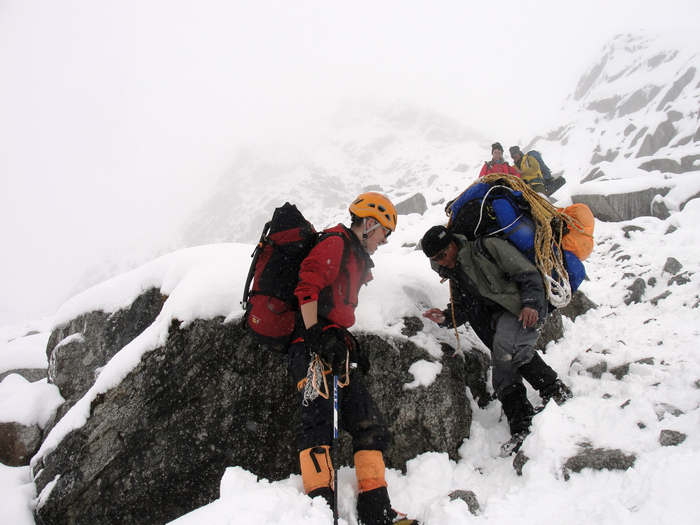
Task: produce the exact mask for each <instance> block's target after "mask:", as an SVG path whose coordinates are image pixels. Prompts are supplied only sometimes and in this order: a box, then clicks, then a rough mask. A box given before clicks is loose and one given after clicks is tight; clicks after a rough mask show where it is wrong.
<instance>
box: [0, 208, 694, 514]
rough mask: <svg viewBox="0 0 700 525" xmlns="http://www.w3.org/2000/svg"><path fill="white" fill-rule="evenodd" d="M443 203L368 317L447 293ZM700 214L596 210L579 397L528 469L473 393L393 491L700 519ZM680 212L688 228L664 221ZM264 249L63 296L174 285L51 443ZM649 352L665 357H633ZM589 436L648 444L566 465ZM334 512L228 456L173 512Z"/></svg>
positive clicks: (76, 307) (541, 422) (466, 336)
mask: <svg viewBox="0 0 700 525" xmlns="http://www.w3.org/2000/svg"><path fill="white" fill-rule="evenodd" d="M440 214H442V211H441V210H439V213H438V212H435V211H434V210H429V211H428V212H427V213H426V214H425V216H424V217H422V218H421V219H418V218H417V217H413V216H410V217H403V216H402V217H400V219H399V229H400V231H399V232H397V234H396V235H395V236H392V237H391V238H390V241H389V243H388V244H387V245H386V246H383V247H381V248H380V250H379V252H378V253H377V254H376V256H375V257H374V259H375V261H376V267H375V270H374V280H373V281H372V282H371V283H370V284H369V286H367V287H366V288H364V289H363V291H362V292H361V302H360V307H359V308H358V311H357V313H358V316H357V326H356V329H357V330H360V331H363V330H372V331H376V332H378V333H380V334H382V335H383V336H385V337H387V338H402V337H405V336H403V335H402V334H401V328H402V326H403V321H402V320H403V318H404V317H405V316H419V314H420V313H421V312H422V311H424V310H425V309H427V308H429V307H431V306H443V305H444V304H446V303H447V300H448V297H447V294H448V292H447V287H446V285H441V284H440V283H439V280H438V279H437V277H436V276H435V275H434V274H433V273H432V272H431V270H430V269H429V265H428V262H427V260H426V259H425V257H424V256H423V255H422V253H421V252H419V251H416V250H415V248H414V247H412V246H404V244H408V241H409V240H412V241H413V242H415V241H416V240H418V239H419V238H420V235H421V234H422V233H423V232H424V231H425V230H426V229H427V228H428V227H430V226H431V225H432V224H435V223H437V222H439V221H440V220H441V219H442V217H444V214H442V217H441V215H440ZM698 220H700V202H699V201H698V200H693V201H690V202H689V203H688V205H687V206H685V208H684V209H683V211H681V212H677V213H675V214H674V215H672V216H671V217H670V218H669V219H667V220H665V221H662V220H659V219H655V218H649V217H646V218H639V219H636V220H634V221H629V222H627V223H615V224H613V223H601V222H598V223H597V224H596V242H597V244H596V248H595V250H594V252H593V254H592V255H591V257H590V258H589V259H588V260H587V261H586V268H587V271H588V276H589V280H587V281H585V282H584V283H583V285H582V287H581V289H582V290H583V291H584V292H585V293H586V295H587V296H588V297H589V298H590V299H591V300H593V301H594V302H595V303H596V304H597V305H598V308H597V309H596V310H592V311H589V312H588V313H586V314H585V315H582V316H580V317H578V318H577V319H576V321H575V322H572V321H570V320H565V337H564V338H563V339H562V340H561V341H559V342H555V343H550V344H549V345H548V347H547V349H546V353H545V354H544V358H545V360H546V361H547V362H548V363H550V364H551V365H552V366H553V367H554V369H555V370H557V372H558V373H559V374H560V375H561V376H562V377H563V379H564V381H565V382H567V383H568V384H569V385H570V386H571V387H572V389H573V391H574V394H575V397H574V399H572V400H570V401H569V402H567V403H566V404H565V405H563V406H561V407H560V406H557V405H555V404H554V403H551V402H550V404H549V405H548V406H547V407H546V409H545V410H544V411H543V412H542V413H540V414H539V415H537V416H536V417H535V420H534V424H533V428H532V434H531V435H530V436H529V437H528V439H527V440H526V441H525V443H524V446H523V451H524V453H525V454H526V455H527V456H528V457H529V458H530V460H529V461H528V463H526V465H525V466H524V468H523V475H522V476H518V475H517V474H516V472H515V470H514V468H513V466H512V458H500V457H498V451H499V447H500V444H501V443H502V442H503V441H506V440H507V439H508V429H507V425H506V423H505V420H503V418H502V417H501V411H500V405H499V404H498V403H497V402H492V403H491V404H490V405H489V406H487V407H486V408H484V409H479V408H478V406H477V405H476V403H474V402H472V409H473V413H474V420H473V422H472V426H471V436H470V438H469V439H467V440H465V441H464V443H463V444H462V446H461V448H460V459H459V461H456V462H455V461H452V460H450V459H449V458H448V457H447V456H446V454H441V453H427V454H423V455H421V456H419V457H417V458H415V459H413V460H412V461H410V462H409V463H408V466H407V471H406V473H402V472H399V471H396V470H392V469H390V470H389V471H388V474H387V479H388V483H389V492H390V495H391V498H392V502H393V505H394V506H395V507H396V508H397V509H399V510H401V511H402V512H407V513H408V514H409V515H410V516H413V517H416V518H418V519H421V520H422V523H424V524H425V525H433V524H435V525H436V524H444V523H450V524H458V525H459V524H462V523H464V524H467V523H479V522H491V523H503V522H512V521H515V520H517V521H518V522H520V523H526V524H527V523H533V524H534V523H555V522H557V523H573V524H576V523H582V524H583V523H611V524H612V523H618V522H623V523H629V522H634V523H654V522H657V523H665V522H671V520H673V522H676V523H692V522H695V521H696V520H697V519H698V518H700V505H699V504H698V503H697V500H696V498H694V494H696V493H697V490H698V489H700V478H698V477H697V476H696V475H695V473H696V472H697V471H698V469H700V432H699V430H700V421H699V419H700V411H699V410H698V407H699V406H700V389H699V388H698V384H697V382H698V381H699V380H700V355H698V353H697V350H696V345H697V340H698V335H700V325H699V324H698V317H699V316H698V313H699V311H698V308H697V304H698V301H700V299H699V297H700V280H699V279H698V277H696V275H698V270H699V266H700V258H698V256H697V255H698V248H697V246H696V244H695V243H694V239H695V225H696V224H697V223H698ZM627 225H635V226H638V227H640V228H643V230H636V231H630V232H628V233H627V234H625V232H624V231H623V229H622V228H623V227H624V226H627ZM671 225H673V226H675V227H676V228H678V229H677V230H675V231H674V232H672V233H667V231H668V229H669V226H671ZM402 227H404V228H405V229H401V228H402ZM650 246H653V247H654V249H651V250H650V249H649V247H650ZM251 252H252V247H251V246H250V245H241V244H222V245H210V246H203V247H198V248H192V249H188V250H182V251H180V252H175V253H172V254H169V255H167V256H164V257H162V258H160V259H158V260H155V261H153V262H152V263H150V264H147V265H145V266H144V267H141V268H139V269H137V270H134V271H133V272H130V273H128V274H124V275H123V276H120V277H118V278H116V279H112V280H110V281H107V282H104V283H102V284H101V285H99V287H98V288H99V293H97V292H96V291H95V289H91V290H88V291H86V292H85V293H83V294H80V295H78V296H76V297H75V298H74V299H72V300H71V301H70V302H69V303H67V304H66V305H65V306H64V307H63V308H62V309H61V310H59V312H57V314H56V317H55V320H54V323H53V325H54V326H58V325H60V323H61V322H65V320H67V319H69V318H70V317H71V316H74V315H78V314H80V313H84V312H88V311H91V310H93V309H95V308H102V309H107V311H110V309H116V308H119V307H122V306H124V305H127V304H129V302H130V301H131V300H133V299H134V298H135V297H136V296H137V295H138V294H139V293H141V292H143V291H144V290H146V289H148V287H150V286H158V287H160V288H161V290H162V291H163V292H164V293H165V294H166V295H167V296H168V298H167V300H166V302H165V305H164V307H163V311H162V313H161V315H160V316H159V317H158V319H157V320H156V322H155V323H154V324H153V325H152V326H151V327H150V328H148V329H147V330H146V331H145V332H144V333H143V334H142V335H141V336H140V337H139V338H137V339H136V340H134V341H133V342H132V343H131V344H129V345H128V346H126V347H125V348H124V350H122V351H121V352H119V353H118V354H117V355H116V356H115V357H114V358H113V359H112V360H111V361H110V362H109V363H108V364H107V365H106V366H105V367H104V368H103V370H102V371H101V374H100V376H99V377H98V379H97V381H96V383H95V385H94V386H93V388H92V389H91V390H90V391H89V392H88V393H87V394H86V396H85V397H84V398H83V399H82V400H81V401H80V402H79V403H78V404H77V405H76V406H75V407H73V408H72V409H71V410H70V411H69V412H68V414H66V416H65V417H64V418H63V419H62V420H61V422H60V423H59V424H58V425H57V426H56V427H55V428H54V429H53V431H52V432H51V434H50V435H49V436H48V438H47V440H46V442H45V443H44V445H43V447H42V449H41V451H40V453H39V455H42V454H45V453H46V452H47V451H48V450H50V449H51V448H52V447H53V446H55V444H56V443H57V442H58V440H59V439H60V437H61V436H62V435H65V433H66V432H68V431H69V430H70V429H71V428H74V427H76V426H79V425H81V424H83V423H84V421H85V419H86V418H87V417H88V411H87V407H88V406H89V402H90V400H91V399H92V398H93V397H94V396H95V395H97V393H99V392H103V391H105V390H106V389H108V388H110V387H111V386H113V385H115V384H117V383H118V382H119V381H120V380H121V379H122V378H123V377H124V376H125V374H126V373H128V371H129V370H131V369H132V368H133V367H134V366H135V365H136V364H137V363H138V362H139V359H140V358H141V356H142V355H143V354H144V353H145V352H147V351H149V350H150V349H152V348H155V347H156V345H158V344H162V343H163V341H164V338H165V336H166V334H167V327H168V326H169V324H170V320H172V319H174V318H178V319H181V320H182V321H184V322H189V321H191V320H193V319H195V318H197V317H214V316H222V317H225V318H227V319H235V318H237V317H238V316H240V315H241V314H242V311H241V309H240V305H239V299H240V295H241V292H242V288H243V283H244V280H245V276H246V272H247V269H248V264H249V262H250V253H251ZM668 257H675V258H676V259H678V260H679V261H680V262H681V264H683V268H682V270H681V273H682V272H688V276H689V279H690V281H689V282H688V283H687V284H684V285H682V286H680V285H678V284H676V283H673V282H672V283H671V284H668V283H669V281H670V279H671V277H672V276H671V275H670V274H668V273H665V272H664V271H663V267H664V264H665V262H666V259H667V258H668ZM636 277H641V278H643V279H645V281H651V279H652V278H654V279H655V280H656V284H655V285H654V286H651V285H650V286H648V289H647V292H646V293H645V295H644V299H645V301H644V302H642V303H639V304H631V305H629V306H627V305H626V304H625V301H624V299H625V297H626V295H627V293H628V291H627V286H629V285H630V284H631V283H632V282H633V280H634V279H635V278H636ZM666 290H669V291H671V292H672V293H671V295H669V296H668V297H666V298H665V299H662V300H659V301H658V303H657V305H656V306H654V305H653V304H652V303H651V302H648V301H647V300H648V299H651V298H654V297H657V296H659V295H661V294H662V293H663V292H664V291H666ZM424 322H425V323H426V326H425V330H424V331H423V332H421V333H419V334H418V335H416V336H415V337H414V338H413V340H414V341H415V342H416V343H417V344H419V345H421V346H423V347H424V348H425V349H426V350H427V351H428V353H429V354H430V355H431V356H433V357H434V358H441V359H450V358H459V357H452V356H442V354H441V352H440V350H439V348H440V347H439V343H440V342H442V341H444V342H447V343H449V344H451V345H453V346H454V347H456V346H457V340H456V336H455V334H454V332H453V331H450V330H443V329H440V328H438V327H437V326H435V325H433V324H432V323H431V324H427V321H424ZM32 337H35V336H32ZM460 340H461V343H462V346H463V347H464V346H466V345H467V344H469V343H472V342H473V341H474V340H475V339H474V335H473V333H472V332H471V331H469V330H467V329H464V328H462V329H460ZM40 341H44V339H41V340H40ZM648 358H651V359H652V360H653V364H639V363H635V362H636V361H640V360H642V359H648ZM601 361H605V362H606V363H607V370H608V371H607V372H605V373H603V375H602V377H601V378H600V379H596V378H594V377H592V376H591V375H590V374H588V373H587V372H586V369H587V368H589V367H591V366H593V365H594V364H596V363H599V362H601ZM629 363H632V364H631V365H630V367H629V374H628V375H626V376H624V377H623V378H622V379H621V380H619V379H616V378H615V377H614V376H613V374H611V373H610V370H611V369H613V368H614V367H616V366H619V365H624V364H629ZM441 367H442V365H441V364H440V362H439V361H438V362H431V361H429V360H427V359H426V360H420V361H418V362H416V363H414V364H413V365H412V366H411V368H410V370H409V371H410V372H411V374H412V375H413V377H414V381H412V382H411V383H408V384H406V385H405V387H406V388H423V387H425V386H428V385H429V384H430V383H431V382H432V381H433V380H434V378H435V377H436V376H437V375H438V374H439V373H440V371H441ZM24 383H26V382H24ZM24 383H22V381H20V380H19V379H18V378H17V376H15V375H11V376H8V377H7V378H6V379H5V381H3V382H2V383H0V400H3V399H5V402H3V403H0V408H2V407H3V406H4V405H5V403H6V402H7V400H8V399H9V398H8V397H7V396H8V395H10V394H11V393H12V392H19V391H22V388H23V389H26V388H29V387H28V386H27V385H26V384H24ZM29 386H31V387H32V388H40V387H41V388H44V387H49V386H50V385H46V384H43V383H42V382H39V384H34V385H29ZM20 387H22V388H20ZM529 394H530V396H531V400H532V401H533V402H537V400H538V397H537V394H536V393H535V392H534V391H531V390H530V391H529ZM15 395H16V394H15ZM29 397H31V396H29V395H27V397H26V398H18V401H17V402H16V403H17V405H18V406H17V408H18V412H17V414H19V413H20V412H21V411H22V410H21V409H22V407H24V410H26V411H29V412H32V411H35V410H36V408H32V407H30V406H29V405H28V403H29V401H28V400H27V399H28V398H29ZM19 399H23V400H19ZM0 414H3V412H2V411H1V410H0ZM674 414H679V415H674ZM664 429H668V430H676V431H679V432H682V433H684V434H686V435H687V436H688V437H687V439H686V440H685V441H684V442H683V443H681V444H680V445H678V446H674V447H662V446H661V444H660V443H659V435H660V432H661V431H662V430H664ZM582 443H588V444H590V445H591V446H593V447H595V448H614V449H620V450H622V451H623V452H625V453H628V454H635V455H636V457H637V459H636V462H635V464H634V467H632V468H630V469H628V470H627V471H624V472H622V471H586V470H584V471H583V472H581V473H574V474H572V475H571V477H570V479H569V480H568V481H566V480H565V478H564V474H563V470H562V468H563V464H564V463H565V461H566V460H567V459H568V458H570V457H572V456H574V455H575V454H576V453H577V451H578V450H579V447H580V446H581V444H582ZM1 472H2V473H3V475H2V477H1V478H0V479H1V480H2V483H4V484H5V485H7V486H8V490H10V491H14V492H13V493H14V494H21V495H23V497H22V498H21V501H17V498H16V497H15V499H14V501H12V508H14V509H15V510H16V515H17V518H16V523H31V522H30V521H28V519H27V517H28V514H27V511H26V508H28V507H29V506H30V505H32V504H34V503H32V502H33V501H34V500H33V498H35V497H36V494H35V492H34V490H33V485H31V483H30V480H29V478H28V476H29V475H28V469H27V467H21V468H14V469H11V468H9V467H3V469H2V471H1ZM339 481H340V497H341V511H340V516H341V523H347V524H354V523H355V515H354V510H353V509H354V504H355V501H356V497H357V494H356V488H355V480H354V471H353V469H352V468H349V467H343V468H342V469H341V470H340V475H339ZM458 489H461V490H471V491H473V492H474V493H475V494H476V496H477V499H478V501H479V504H480V507H481V510H480V512H479V514H478V515H477V516H474V515H472V514H471V513H470V512H469V510H468V507H467V505H466V503H464V502H463V501H461V500H455V501H450V500H449V498H448V497H446V496H447V494H448V493H449V492H451V491H453V490H458ZM330 519H331V510H330V509H329V508H328V507H327V506H326V505H325V503H323V502H321V501H320V500H315V501H312V500H310V499H309V498H307V497H306V496H305V495H304V494H303V489H302V483H301V479H300V477H299V476H291V477H290V478H289V479H286V480H282V481H276V482H269V481H267V480H264V479H257V478H256V477H255V476H254V475H253V474H251V473H249V472H246V471H244V470H243V469H241V468H239V467H235V466H231V467H230V468H229V469H228V470H227V471H226V474H225V475H224V477H223V478H222V481H221V495H220V498H219V499H218V500H216V501H215V502H213V503H211V504H209V505H206V506H204V507H202V508H200V509H197V510H195V511H193V512H191V513H190V514H187V515H185V516H182V517H181V518H179V519H178V520H175V521H174V522H173V523H177V524H178V525H187V524H191V525H194V524H201V523H207V524H216V523H222V524H223V523H231V522H237V523H271V524H272V523H285V524H288V523H299V524H301V523H306V524H316V523H318V524H321V523H328V522H329V520H330Z"/></svg>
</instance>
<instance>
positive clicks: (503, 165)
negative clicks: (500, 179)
mask: <svg viewBox="0 0 700 525" xmlns="http://www.w3.org/2000/svg"><path fill="white" fill-rule="evenodd" d="M492 173H504V174H506V175H513V176H514V177H519V176H520V175H518V174H517V173H516V171H515V169H514V168H513V166H511V165H510V164H508V162H506V160H505V159H504V158H503V146H501V143H500V142H494V143H493V144H491V160H489V161H486V162H485V163H484V165H483V166H482V168H481V171H480V172H479V178H481V177H486V175H491V174H492Z"/></svg>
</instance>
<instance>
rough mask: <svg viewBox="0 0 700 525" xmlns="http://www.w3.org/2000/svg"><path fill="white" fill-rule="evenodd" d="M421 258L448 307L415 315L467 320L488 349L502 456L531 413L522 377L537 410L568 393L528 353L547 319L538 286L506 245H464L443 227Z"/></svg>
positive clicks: (521, 435)
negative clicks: (446, 289)
mask: <svg viewBox="0 0 700 525" xmlns="http://www.w3.org/2000/svg"><path fill="white" fill-rule="evenodd" d="M421 247H422V249H423V253H425V255H426V256H427V257H428V258H429V259H430V264H431V267H432V268H433V270H434V271H436V272H437V273H438V275H440V277H443V278H447V279H449V283H450V297H451V304H450V305H448V306H447V308H446V309H445V310H440V309H438V308H430V309H429V310H427V311H426V312H424V313H423V317H425V318H427V319H429V320H431V321H433V322H435V323H437V324H438V325H440V326H442V327H445V328H455V327H456V326H459V325H462V324H464V323H469V325H470V326H471V327H472V329H473V330H474V332H475V333H476V335H477V336H478V337H479V339H481V341H482V342H483V343H484V344H485V345H486V346H487V347H488V348H489V350H490V351H491V357H492V362H493V372H492V383H493V389H494V391H495V393H496V397H497V398H498V400H499V401H500V402H501V405H502V406H503V412H504V413H505V415H506V418H507V419H508V425H509V427H510V433H511V439H510V440H509V441H508V442H506V443H504V444H503V446H502V449H501V450H502V454H503V455H509V454H511V453H513V452H516V451H517V450H518V449H519V448H520V445H521V444H522V442H523V440H524V439H525V437H526V436H527V435H528V433H529V432H530V425H531V423H532V418H533V416H534V414H535V410H534V408H533V406H532V405H531V404H530V401H529V400H528V398H527V392H526V389H525V385H523V378H525V380H526V381H527V382H528V383H530V384H531V385H532V386H533V388H534V389H535V390H537V391H538V392H539V394H540V397H541V398H542V403H543V405H546V404H547V402H548V401H549V400H550V399H554V401H555V402H556V403H557V404H562V403H563V402H565V401H566V400H567V399H569V398H571V397H572V395H573V394H572V392H571V390H570V389H569V387H567V386H566V385H565V384H564V383H563V382H562V381H561V380H560V379H559V378H558V377H557V373H556V372H555V371H554V370H552V368H551V367H550V366H549V365H547V364H546V363H545V362H544V360H543V359H542V357H541V356H540V355H539V354H538V353H537V351H536V350H535V349H534V346H535V344H536V343H537V340H538V339H539V337H540V333H539V331H538V330H537V324H538V322H539V321H542V320H544V318H545V316H546V315H547V301H546V300H545V291H544V284H543V282H542V277H541V276H540V273H539V272H538V271H537V268H536V267H535V266H534V265H533V264H532V263H531V262H530V261H528V260H527V258H526V257H525V256H524V255H523V254H522V253H521V252H520V251H518V249H517V248H515V247H514V246H512V245H511V244H510V243H509V242H508V241H505V240H503V239H499V238H497V237H485V238H482V237H479V238H477V239H476V240H475V241H468V240H467V238H466V237H464V236H462V235H459V234H453V233H452V232H451V231H449V230H448V229H446V228H445V227H444V226H434V227H432V228H430V229H429V230H428V231H427V232H426V233H425V235H424V236H423V239H422V241H421Z"/></svg>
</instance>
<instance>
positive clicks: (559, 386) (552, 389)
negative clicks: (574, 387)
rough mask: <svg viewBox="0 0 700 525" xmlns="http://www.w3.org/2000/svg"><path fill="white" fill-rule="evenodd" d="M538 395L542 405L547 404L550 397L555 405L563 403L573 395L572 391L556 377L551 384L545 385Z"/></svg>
mask: <svg viewBox="0 0 700 525" xmlns="http://www.w3.org/2000/svg"><path fill="white" fill-rule="evenodd" d="M540 397H541V398H542V404H543V405H544V406H547V403H548V402H549V400H550V399H553V400H554V402H555V403H556V404H557V405H563V404H564V403H566V402H567V401H568V400H569V399H571V398H572V397H574V393H573V392H572V391H571V389H570V388H569V387H568V386H566V385H565V384H564V383H562V382H561V380H560V379H557V380H556V381H555V382H554V383H552V384H551V385H547V386H546V387H544V388H542V389H541V390H540Z"/></svg>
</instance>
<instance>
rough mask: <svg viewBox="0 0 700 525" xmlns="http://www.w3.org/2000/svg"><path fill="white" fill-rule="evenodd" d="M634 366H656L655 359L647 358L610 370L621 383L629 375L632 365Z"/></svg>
mask: <svg viewBox="0 0 700 525" xmlns="http://www.w3.org/2000/svg"><path fill="white" fill-rule="evenodd" d="M632 364H638V365H651V366H653V365H654V358H652V357H645V358H644V359H638V360H637V361H635V362H634V363H625V364H622V365H620V366H616V367H614V368H611V369H610V373H611V374H612V375H613V376H615V379H617V380H619V381H621V380H622V379H623V378H624V377H625V376H626V375H627V374H629V373H630V365H632Z"/></svg>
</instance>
